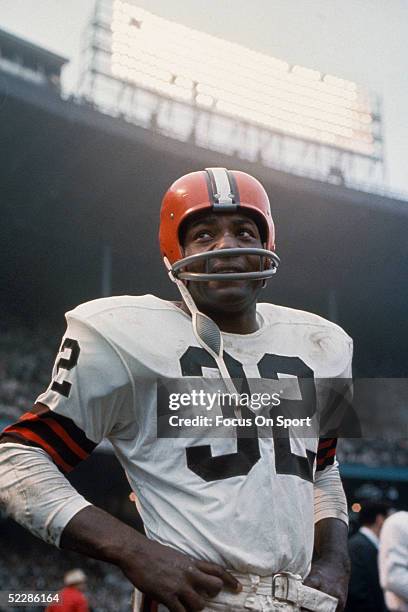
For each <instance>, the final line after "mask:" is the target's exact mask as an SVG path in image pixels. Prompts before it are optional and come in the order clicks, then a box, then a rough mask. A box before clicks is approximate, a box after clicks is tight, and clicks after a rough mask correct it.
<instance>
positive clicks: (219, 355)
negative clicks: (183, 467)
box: [164, 257, 242, 418]
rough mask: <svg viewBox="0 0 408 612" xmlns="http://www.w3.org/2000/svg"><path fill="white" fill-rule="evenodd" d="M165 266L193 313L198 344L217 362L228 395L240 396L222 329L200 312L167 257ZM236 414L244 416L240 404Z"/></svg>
mask: <svg viewBox="0 0 408 612" xmlns="http://www.w3.org/2000/svg"><path fill="white" fill-rule="evenodd" d="M164 264H165V266H166V268H167V271H168V274H169V277H170V279H171V280H172V281H173V283H175V284H176V285H177V288H178V290H179V291H180V294H181V297H182V298H183V300H184V302H185V304H186V306H187V308H188V309H189V311H190V313H191V322H192V325H193V332H194V336H195V337H196V339H197V342H198V343H199V345H200V346H202V347H203V349H204V350H206V351H207V353H209V354H210V355H211V357H213V359H214V360H215V362H216V364H217V368H218V370H219V372H220V374H221V378H222V379H223V381H224V384H225V386H226V389H227V391H228V393H229V394H230V395H232V397H236V394H238V395H240V393H239V391H238V389H237V388H236V386H235V385H234V382H233V380H232V378H231V376H230V373H229V372H228V369H227V366H226V365H225V361H224V357H223V353H224V343H223V339H222V334H221V331H220V328H219V327H218V325H217V324H216V323H215V322H214V321H213V320H212V319H210V317H207V315H205V314H204V313H202V312H200V311H199V310H198V308H197V306H196V305H195V302H194V300H193V298H192V297H191V295H190V292H189V290H188V289H187V287H186V286H185V284H184V283H183V282H182V281H181V280H180V279H178V278H176V277H175V276H174V274H173V272H172V267H171V264H170V262H169V260H168V259H167V257H164ZM234 412H235V416H236V417H237V418H241V416H242V414H241V408H240V406H239V404H236V405H235V406H234Z"/></svg>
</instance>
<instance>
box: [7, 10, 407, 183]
mask: <svg viewBox="0 0 408 612" xmlns="http://www.w3.org/2000/svg"><path fill="white" fill-rule="evenodd" d="M94 3H95V0H69V2H67V1H66V0H0V28H2V29H4V30H7V31H9V32H12V33H14V34H17V35H18V36H22V37H24V38H26V39H28V40H30V41H31V42H34V43H36V44H38V45H41V46H44V47H46V48H48V49H50V50H51V51H54V52H56V53H59V54H60V55H63V56H65V57H67V58H68V59H69V60H70V64H69V65H68V66H67V67H66V68H65V69H64V74H63V84H64V88H65V90H67V91H72V90H75V88H76V84H77V82H78V75H79V70H80V49H81V34H82V32H83V30H84V28H85V26H86V24H87V22H88V20H89V17H90V15H91V14H92V10H93V7H94ZM137 4H138V5H139V6H141V7H143V8H145V9H146V10H150V11H151V12H153V13H156V14H157V15H160V16H162V17H165V18H166V19H171V20H173V21H176V22H180V23H183V24H185V25H187V26H191V27H194V28H196V29H199V30H202V31H204V32H208V33H210V34H213V35H215V36H219V37H221V38H225V39H227V40H231V41H233V42H237V43H239V44H242V45H244V46H247V47H250V48H252V49H255V50H257V51H261V52H263V53H268V54H269V55H273V56H274V57H278V58H280V59H283V60H285V61H287V62H289V63H290V64H299V65H301V66H306V67H309V68H314V69H316V70H320V71H321V72H324V73H330V74H333V75H335V76H338V77H341V78H345V79H348V80H351V81H355V82H356V83H358V84H359V85H361V86H363V87H365V88H367V89H369V90H370V91H373V92H375V93H377V94H379V95H380V96H381V97H382V99H383V124H384V128H383V130H384V132H383V133H384V139H385V158H386V167H387V175H388V180H387V185H388V187H389V188H391V189H394V190H402V191H404V192H406V194H408V169H407V167H406V164H407V162H406V158H408V145H407V143H408V36H407V32H408V0H138V2H137Z"/></svg>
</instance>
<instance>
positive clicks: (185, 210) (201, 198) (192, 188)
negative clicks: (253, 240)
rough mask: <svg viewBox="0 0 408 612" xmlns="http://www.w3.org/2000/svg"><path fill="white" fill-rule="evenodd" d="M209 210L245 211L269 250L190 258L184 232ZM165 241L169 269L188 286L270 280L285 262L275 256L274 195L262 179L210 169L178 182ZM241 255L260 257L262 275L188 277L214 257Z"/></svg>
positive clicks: (168, 202)
mask: <svg viewBox="0 0 408 612" xmlns="http://www.w3.org/2000/svg"><path fill="white" fill-rule="evenodd" d="M203 210H208V211H209V212H210V211H211V212H217V211H219V212H235V211H239V210H242V211H244V212H247V213H249V214H250V215H251V216H252V217H253V218H254V220H255V222H256V223H257V225H258V227H259V230H260V234H261V239H262V242H263V245H264V248H263V249H254V248H251V249H249V248H248V249H243V248H239V249H222V250H221V249H219V250H214V251H208V252H205V253H200V254H198V255H192V256H191V257H184V254H183V250H182V246H181V244H180V228H181V226H182V224H183V223H184V222H185V221H186V219H188V218H189V217H190V216H191V215H195V214H196V213H198V212H201V211H203ZM159 241H160V250H161V253H162V255H163V258H164V261H165V264H166V267H167V268H168V269H169V270H171V272H172V273H173V275H174V276H175V277H177V278H179V279H183V280H196V281H208V280H214V279H216V280H240V279H241V278H245V279H267V278H270V277H271V276H272V275H273V274H274V273H275V272H276V269H277V267H278V264H279V258H278V256H277V255H276V254H275V252H274V250H275V228H274V224H273V219H272V214H271V209H270V204H269V198H268V195H267V193H266V191H265V189H264V188H263V186H262V185H261V183H260V182H259V181H258V180H257V179H256V178H254V177H253V176H251V175H249V174H246V173H245V172H241V171H238V170H226V169H225V168H206V169H205V170H199V171H198V172H191V173H189V174H186V175H184V176H182V177H181V178H179V179H178V180H176V181H175V182H174V183H173V184H172V185H171V187H170V188H169V189H168V191H167V192H166V194H165V196H164V198H163V202H162V207H161V213H160V231H159ZM237 251H239V254H241V255H244V254H248V255H258V256H259V257H260V270H259V271H256V272H242V273H225V274H217V275H215V274H208V273H192V272H187V271H185V268H186V266H188V265H189V264H190V263H192V262H193V261H194V262H195V261H197V260H198V259H200V260H202V259H205V260H207V261H208V259H209V258H211V257H214V256H217V257H219V256H225V257H227V256H233V255H236V254H237V253H236V252H237ZM264 262H266V264H265V265H264Z"/></svg>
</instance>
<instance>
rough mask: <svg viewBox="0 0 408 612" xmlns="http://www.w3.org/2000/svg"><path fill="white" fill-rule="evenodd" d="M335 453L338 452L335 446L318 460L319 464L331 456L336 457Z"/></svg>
mask: <svg viewBox="0 0 408 612" xmlns="http://www.w3.org/2000/svg"><path fill="white" fill-rule="evenodd" d="M335 454H336V449H335V448H332V449H331V450H329V451H327V453H326V454H325V456H324V457H321V459H318V460H317V465H321V464H322V463H324V462H325V461H326V460H327V459H330V458H331V457H334V455H335Z"/></svg>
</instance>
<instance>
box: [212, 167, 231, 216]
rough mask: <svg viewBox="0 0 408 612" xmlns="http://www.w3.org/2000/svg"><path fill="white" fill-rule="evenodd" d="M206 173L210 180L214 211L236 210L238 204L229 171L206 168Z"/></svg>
mask: <svg viewBox="0 0 408 612" xmlns="http://www.w3.org/2000/svg"><path fill="white" fill-rule="evenodd" d="M205 171H206V172H207V175H208V177H209V179H210V185H211V191H212V193H211V196H212V200H213V202H214V210H220V209H222V210H236V209H237V203H236V200H235V197H234V196H235V194H234V191H233V185H232V184H231V182H230V175H229V173H228V172H227V170H226V169H225V168H206V169H205Z"/></svg>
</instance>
